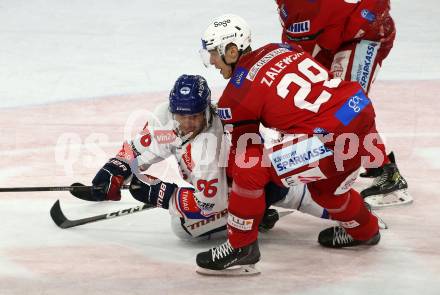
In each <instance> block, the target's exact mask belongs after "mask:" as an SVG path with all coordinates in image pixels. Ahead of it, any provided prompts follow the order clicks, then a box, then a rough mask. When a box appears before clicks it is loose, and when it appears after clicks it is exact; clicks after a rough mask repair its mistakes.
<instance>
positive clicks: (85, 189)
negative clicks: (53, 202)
mask: <svg viewBox="0 0 440 295" xmlns="http://www.w3.org/2000/svg"><path fill="white" fill-rule="evenodd" d="M129 187H130V186H129V185H123V186H122V187H121V189H128V188H129ZM92 189H94V190H101V189H102V190H103V189H104V188H103V187H100V186H97V187H94V186H90V185H84V184H82V183H79V182H75V183H73V184H71V185H70V186H34V187H3V188H0V193H3V192H59V191H69V192H70V193H71V194H72V195H73V196H75V197H77V198H78V199H81V200H85V201H96V200H95V199H94V198H93V194H92Z"/></svg>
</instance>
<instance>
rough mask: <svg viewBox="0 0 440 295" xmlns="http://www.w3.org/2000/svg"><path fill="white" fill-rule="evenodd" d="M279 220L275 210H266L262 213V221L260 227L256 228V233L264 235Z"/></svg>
mask: <svg viewBox="0 0 440 295" xmlns="http://www.w3.org/2000/svg"><path fill="white" fill-rule="evenodd" d="M278 220H280V215H279V214H278V211H277V210H275V209H271V208H268V209H266V211H265V212H264V216H263V219H262V220H261V223H260V225H259V226H258V231H259V232H262V233H265V232H267V231H269V230H271V229H272V228H273V227H274V226H275V223H277V221H278Z"/></svg>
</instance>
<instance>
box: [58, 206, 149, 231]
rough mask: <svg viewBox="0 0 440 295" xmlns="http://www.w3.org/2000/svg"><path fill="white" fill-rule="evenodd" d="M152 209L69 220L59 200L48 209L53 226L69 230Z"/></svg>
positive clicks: (140, 208) (138, 209)
mask: <svg viewBox="0 0 440 295" xmlns="http://www.w3.org/2000/svg"><path fill="white" fill-rule="evenodd" d="M153 208H156V207H155V206H152V205H147V204H143V205H140V206H136V207H132V208H127V209H122V210H119V211H114V212H111V213H107V214H100V215H95V216H90V217H86V218H81V219H73V220H71V219H68V218H67V217H66V216H65V215H64V213H63V211H62V210H61V206H60V200H57V201H56V202H55V203H54V204H53V206H52V208H51V209H50V216H51V217H52V220H53V222H55V224H56V225H58V226H59V227H61V228H69V227H74V226H78V225H82V224H86V223H92V222H96V221H100V220H106V219H111V218H116V217H120V216H124V215H128V214H132V213H136V212H141V211H143V210H148V209H153Z"/></svg>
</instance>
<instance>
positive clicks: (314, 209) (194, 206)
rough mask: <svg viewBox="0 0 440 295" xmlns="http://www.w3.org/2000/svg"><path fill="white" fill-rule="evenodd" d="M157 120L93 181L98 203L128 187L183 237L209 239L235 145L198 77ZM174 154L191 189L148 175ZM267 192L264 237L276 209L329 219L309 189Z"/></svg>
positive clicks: (221, 224)
mask: <svg viewBox="0 0 440 295" xmlns="http://www.w3.org/2000/svg"><path fill="white" fill-rule="evenodd" d="M154 117H155V118H154V119H151V120H149V121H148V122H147V124H146V126H145V127H144V129H143V131H142V132H141V133H140V134H138V135H137V136H136V137H135V138H134V139H132V140H130V141H127V142H124V144H123V147H122V149H121V151H120V152H119V153H118V155H117V156H116V157H114V158H111V159H110V160H109V161H108V162H107V163H106V164H105V165H104V166H103V167H102V168H101V169H100V170H99V171H98V173H97V174H96V176H95V178H94V179H93V181H92V184H93V186H94V188H95V189H93V190H92V192H93V193H92V195H93V198H94V200H95V201H104V200H113V201H117V200H120V199H121V191H120V188H121V186H122V185H123V184H124V183H129V182H130V193H131V194H132V196H133V197H134V198H135V199H137V200H139V201H140V202H144V203H148V204H152V205H155V206H157V207H162V208H164V209H168V210H169V213H170V215H171V224H172V229H173V231H174V233H175V234H176V235H177V236H178V237H180V238H182V239H192V238H199V237H209V236H210V235H211V234H213V233H216V232H219V231H224V230H225V229H226V224H227V202H228V191H229V187H228V180H227V177H226V171H225V166H226V165H227V163H224V162H225V161H226V159H228V156H227V153H228V152H229V138H228V137H227V136H225V135H224V132H223V126H222V123H221V120H220V119H219V118H218V116H217V114H216V112H215V108H214V106H212V105H211V91H210V89H209V87H208V84H207V82H206V80H205V79H204V78H203V77H201V76H197V75H182V76H180V77H179V78H178V79H177V81H176V82H175V85H174V87H173V89H172V90H171V92H170V95H169V101H168V102H166V103H164V104H162V105H160V106H159V107H158V108H157V109H156V110H155V112H154ZM171 155H172V156H174V157H175V159H176V160H177V163H178V166H179V168H180V172H181V176H182V177H183V179H184V180H186V182H188V183H189V184H191V185H192V186H187V187H178V186H177V185H176V184H174V183H169V182H165V181H162V180H160V179H157V178H155V177H153V176H150V175H148V174H146V171H147V170H148V168H149V167H150V166H151V165H153V164H155V163H157V162H160V161H162V160H164V159H165V158H167V157H168V156H171ZM266 191H267V193H266V195H267V202H266V203H267V208H268V209H267V210H266V214H265V217H264V218H263V221H262V223H261V225H260V229H261V230H268V229H270V228H271V227H273V225H274V224H275V222H276V221H277V220H278V214H277V211H276V210H274V209H269V206H270V205H271V204H274V203H276V205H277V206H280V207H285V208H290V209H297V210H299V211H302V212H304V213H308V214H311V215H313V216H316V217H320V218H328V214H327V212H326V211H325V210H324V209H323V208H322V207H320V206H319V205H318V204H316V203H315V202H313V200H312V199H311V197H310V194H309V192H308V190H307V188H306V186H305V185H298V186H294V187H289V188H285V187H279V186H277V185H275V184H269V185H268V186H267V187H266Z"/></svg>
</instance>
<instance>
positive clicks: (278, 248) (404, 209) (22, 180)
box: [0, 0, 440, 295]
mask: <svg viewBox="0 0 440 295" xmlns="http://www.w3.org/2000/svg"><path fill="white" fill-rule="evenodd" d="M174 2H177V1H161V2H160V3H156V2H153V1H128V2H122V1H116V0H111V1H103V0H102V1H90V3H88V4H86V3H82V2H81V1H73V2H71V1H55V0H51V1H28V2H26V4H25V2H19V1H17V2H15V1H0V42H1V43H0V44H1V46H0V98H1V102H0V106H1V107H2V108H0V130H1V131H0V132H1V136H0V157H1V165H0V187H11V186H52V185H69V184H70V183H72V182H76V181H80V182H84V183H90V181H91V179H92V178H93V176H94V175H95V173H96V171H97V170H98V169H99V167H101V166H102V164H103V163H104V162H105V161H106V159H107V158H108V157H110V156H112V155H114V154H115V153H116V152H117V150H118V149H119V147H120V143H121V142H122V140H123V138H124V136H129V135H130V134H131V135H132V134H134V132H136V131H138V130H139V129H140V128H142V127H143V123H142V118H143V116H144V115H145V112H146V111H148V110H151V109H153V108H154V107H155V106H156V105H157V103H159V102H161V101H163V100H165V99H167V92H168V88H169V87H170V86H171V85H172V83H173V81H174V80H175V79H176V78H177V76H178V75H180V74H182V73H199V74H202V75H205V76H207V77H208V82H210V81H212V83H211V84H212V85H213V86H214V88H215V90H216V91H215V92H216V94H218V93H220V91H221V85H223V84H222V83H223V82H222V81H221V80H220V79H219V78H218V77H217V76H218V73H216V72H215V71H214V70H212V69H211V70H205V69H204V68H203V67H202V65H201V63H200V61H199V60H198V59H197V56H196V52H197V48H198V46H199V35H200V32H201V31H203V29H204V28H205V26H206V25H207V23H208V22H209V19H210V18H212V17H214V16H216V15H218V14H221V13H224V12H235V13H237V14H242V15H243V16H245V17H246V18H247V19H249V22H250V23H251V24H253V25H254V27H255V35H256V36H255V39H256V40H257V42H266V41H278V40H279V28H278V24H277V18H276V14H275V9H274V7H273V2H272V1H262V0H261V1H255V4H254V2H252V3H253V4H252V7H253V10H255V11H249V9H248V5H249V3H250V2H249V3H247V4H245V3H244V1H242V2H240V3H241V4H236V3H234V1H209V4H208V3H206V1H192V2H191V3H187V2H185V3H183V1H182V3H180V2H177V3H174ZM228 2H230V3H229V4H230V5H231V6H230V7H231V9H228V10H224V7H226V5H228ZM266 2H267V3H266ZM408 2H410V1H392V3H393V12H394V13H393V15H394V16H395V19H396V23H397V26H398V29H399V36H398V39H397V41H396V44H395V48H394V49H393V51H392V53H391V55H390V57H389V58H388V60H387V61H386V63H385V65H384V69H383V75H382V76H380V79H379V81H378V82H377V83H376V85H375V88H374V89H373V91H372V92H371V95H370V96H371V98H372V100H373V102H374V103H375V106H376V109H377V113H378V125H379V128H380V130H381V131H382V132H384V134H385V138H386V141H387V144H388V146H389V147H390V148H391V149H393V150H394V152H395V154H396V156H397V161H398V164H399V167H400V169H401V171H402V173H403V174H404V176H405V177H406V179H407V180H408V182H409V186H410V191H411V193H412V195H413V197H414V203H413V204H411V205H408V206H401V207H393V208H387V209H383V210H380V211H378V213H379V214H380V216H381V217H382V218H383V219H384V220H385V221H386V222H387V223H388V225H389V229H388V230H384V231H382V240H381V242H380V244H379V245H377V246H376V247H372V248H368V249H365V248H364V249H343V250H329V249H324V248H322V247H320V246H319V245H318V243H317V241H316V240H317V235H318V233H319V231H320V230H321V229H323V228H325V227H326V226H327V225H328V222H326V221H323V220H319V219H314V218H312V217H309V216H305V215H302V214H301V213H297V212H296V213H294V214H291V215H289V216H287V217H285V218H283V219H282V220H281V221H280V222H279V223H278V224H277V226H276V228H275V229H273V230H272V231H271V232H269V233H267V234H262V235H261V237H260V238H261V243H260V250H261V252H262V261H261V262H260V263H259V264H258V267H259V269H260V270H261V271H262V274H261V275H259V276H256V277H248V278H212V277H202V276H199V275H197V274H196V273H195V269H196V266H195V256H196V254H197V253H198V252H200V251H202V250H205V249H207V248H209V247H211V246H214V245H216V244H217V243H219V242H221V241H219V240H217V241H204V242H200V243H189V242H182V241H180V240H178V239H177V238H176V237H175V236H174V235H173V234H172V232H171V229H170V225H169V216H168V213H167V212H166V211H165V210H161V209H153V210H148V211H145V212H141V213H138V214H133V215H130V216H125V217H121V218H117V219H114V220H106V221H102V222H97V223H94V224H89V225H84V226H79V227H77V228H72V229H65V230H62V229H60V228H58V227H56V226H55V225H54V223H53V222H52V220H51V219H50V216H49V209H50V207H51V206H52V204H53V203H54V202H55V201H56V200H57V199H60V200H61V204H62V207H63V210H64V212H65V214H66V215H67V216H68V217H70V218H80V217H86V216H89V215H94V214H98V213H107V212H110V211H114V210H115V209H120V208H126V207H132V206H134V205H137V203H136V201H134V200H133V199H132V198H131V197H129V196H128V195H124V197H123V200H122V201H121V202H115V203H98V204H95V203H93V204H91V203H86V202H83V201H80V200H77V199H75V198H73V197H71V196H70V195H69V194H68V193H66V192H60V193H57V192H40V193H1V194H0V294H1V295H12V294H13V295H18V294H20V295H22V294H32V295H33V294H45V295H52V294H68V295H70V294H72V295H73V294H92V295H95V294H108V295H114V294H121V295H122V294H124V295H126V294H325V295H328V294H440V234H439V228H440V218H439V212H440V196H439V193H438V187H439V186H440V158H439V155H440V132H439V131H438V129H439V128H438V126H439V123H440V119H439V115H438V113H439V111H438V93H439V92H440V73H439V71H440V53H439V48H440V35H439V33H438V30H437V28H438V25H439V24H440V21H439V20H438V15H439V14H440V11H439V8H438V4H437V2H436V1H423V4H414V3H412V4H411V5H410V3H408ZM182 24H184V25H182ZM153 25H154V26H153ZM176 43H177V44H176ZM172 45H174V47H172ZM186 57H187V59H186ZM116 94H117V95H116ZM66 99H69V100H66ZM174 167H175V166H174V165H173V164H172V163H170V164H167V163H165V164H162V165H161V166H158V167H154V169H153V170H152V172H154V173H152V174H155V175H156V176H161V177H163V178H165V179H169V180H174V181H177V173H176V172H175V170H174ZM359 185H361V184H358V186H359Z"/></svg>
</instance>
